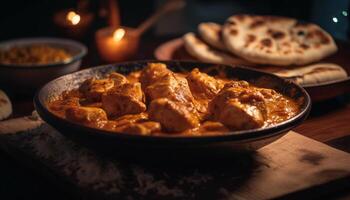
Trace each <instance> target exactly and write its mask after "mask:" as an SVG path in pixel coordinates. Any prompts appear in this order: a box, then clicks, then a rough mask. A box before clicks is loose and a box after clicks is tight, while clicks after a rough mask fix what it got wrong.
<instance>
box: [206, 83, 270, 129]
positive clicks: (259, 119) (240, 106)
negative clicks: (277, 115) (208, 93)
mask: <svg viewBox="0 0 350 200" xmlns="http://www.w3.org/2000/svg"><path fill="white" fill-rule="evenodd" d="M247 84H248V83H247ZM245 85H246V83H245V82H232V83H229V84H226V85H225V86H224V88H223V89H222V90H221V91H220V93H219V94H218V95H217V96H216V97H215V98H214V99H213V100H212V101H211V102H210V103H209V109H210V112H211V113H212V114H213V118H214V120H217V121H219V122H221V123H223V124H224V125H225V126H228V127H230V128H231V129H235V130H244V129H251V128H258V127H261V126H263V125H264V118H265V115H266V105H265V101H264V97H263V95H262V94H261V93H260V92H259V91H258V90H255V89H254V88H249V89H248V88H244V86H245Z"/></svg>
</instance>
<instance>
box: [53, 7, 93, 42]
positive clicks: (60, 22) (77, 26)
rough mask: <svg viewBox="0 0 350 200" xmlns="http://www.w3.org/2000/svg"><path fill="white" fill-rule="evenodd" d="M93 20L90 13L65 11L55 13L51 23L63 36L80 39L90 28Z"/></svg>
mask: <svg viewBox="0 0 350 200" xmlns="http://www.w3.org/2000/svg"><path fill="white" fill-rule="evenodd" d="M93 18H94V15H93V14H92V13H89V12H77V11H74V10H72V9H67V10H61V11H58V12H57V13H55V14H54V16H53V21H54V23H55V24H56V26H58V27H59V29H60V31H61V32H62V33H63V34H65V35H67V36H69V37H72V38H81V37H83V36H84V34H85V32H86V31H87V29H88V28H89V27H90V25H91V22H92V21H93Z"/></svg>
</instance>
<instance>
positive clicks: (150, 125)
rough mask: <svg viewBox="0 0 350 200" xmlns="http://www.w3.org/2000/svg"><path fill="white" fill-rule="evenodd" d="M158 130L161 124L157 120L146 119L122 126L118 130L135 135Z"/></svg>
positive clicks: (148, 133) (147, 133)
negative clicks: (146, 120) (145, 120)
mask: <svg viewBox="0 0 350 200" xmlns="http://www.w3.org/2000/svg"><path fill="white" fill-rule="evenodd" d="M160 130H161V125H160V123H159V122H153V121H148V122H142V123H135V124H129V125H126V126H122V127H120V129H119V130H118V131H120V132H124V133H129V134H135V135H150V134H151V133H154V132H159V131H160Z"/></svg>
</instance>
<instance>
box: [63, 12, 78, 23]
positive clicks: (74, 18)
mask: <svg viewBox="0 0 350 200" xmlns="http://www.w3.org/2000/svg"><path fill="white" fill-rule="evenodd" d="M66 19H67V20H68V21H70V23H72V24H73V25H77V24H78V23H79V22H80V15H78V14H77V13H76V12H74V11H69V12H68V14H67V16H66Z"/></svg>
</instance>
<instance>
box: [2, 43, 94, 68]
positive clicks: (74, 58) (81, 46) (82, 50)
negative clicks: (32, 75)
mask: <svg viewBox="0 0 350 200" xmlns="http://www.w3.org/2000/svg"><path fill="white" fill-rule="evenodd" d="M21 43H23V44H31V43H33V44H35V43H50V44H60V45H65V46H71V47H74V48H76V49H78V51H79V52H78V53H77V54H76V55H73V56H72V58H70V59H68V60H66V61H59V62H52V63H48V64H11V63H10V64H6V63H0V68H16V69H36V68H49V67H58V66H62V65H68V64H71V63H74V62H76V61H78V60H80V59H82V58H83V57H84V56H85V55H86V54H87V53H88V48H87V47H86V46H85V45H84V44H82V43H80V42H78V41H75V40H71V39H66V38H56V37H28V38H16V39H11V40H5V41H1V42H0V49H2V48H3V46H5V45H8V46H12V45H15V44H16V45H21Z"/></svg>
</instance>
